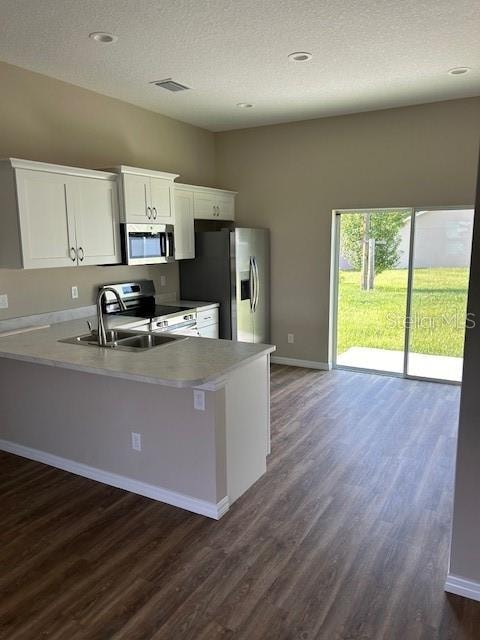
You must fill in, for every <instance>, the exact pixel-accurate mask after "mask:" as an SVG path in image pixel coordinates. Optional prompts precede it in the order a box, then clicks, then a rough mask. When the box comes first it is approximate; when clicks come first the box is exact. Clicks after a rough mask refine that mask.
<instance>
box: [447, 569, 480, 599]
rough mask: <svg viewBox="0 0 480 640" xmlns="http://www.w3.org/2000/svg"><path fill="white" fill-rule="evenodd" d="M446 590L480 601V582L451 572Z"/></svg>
mask: <svg viewBox="0 0 480 640" xmlns="http://www.w3.org/2000/svg"><path fill="white" fill-rule="evenodd" d="M445 591H447V592H448V593H454V594H455V595H457V596H463V597H464V598H470V600H478V601H479V602H480V582H474V581H473V580H466V579H465V578H459V577H458V576H454V575H452V574H451V573H449V574H448V576H447V581H446V582H445Z"/></svg>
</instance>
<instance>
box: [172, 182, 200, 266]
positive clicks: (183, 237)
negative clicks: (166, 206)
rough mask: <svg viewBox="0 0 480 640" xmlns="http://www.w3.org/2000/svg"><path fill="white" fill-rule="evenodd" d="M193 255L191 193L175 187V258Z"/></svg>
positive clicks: (191, 256)
mask: <svg viewBox="0 0 480 640" xmlns="http://www.w3.org/2000/svg"><path fill="white" fill-rule="evenodd" d="M194 257H195V231H194V226H193V193H192V192H191V191H189V190H187V189H177V188H176V189H175V258H176V260H185V259H188V258H194Z"/></svg>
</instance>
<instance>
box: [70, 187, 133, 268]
mask: <svg viewBox="0 0 480 640" xmlns="http://www.w3.org/2000/svg"><path fill="white" fill-rule="evenodd" d="M67 193H68V194H69V195H70V196H71V198H72V200H73V202H74V211H75V229H76V236H77V255H78V264H80V265H92V264H118V263H119V262H121V259H122V256H121V247H120V228H119V215H118V197H117V185H116V182H113V181H111V180H98V179H96V178H82V177H80V178H73V179H72V181H71V183H70V184H69V186H68V188H67Z"/></svg>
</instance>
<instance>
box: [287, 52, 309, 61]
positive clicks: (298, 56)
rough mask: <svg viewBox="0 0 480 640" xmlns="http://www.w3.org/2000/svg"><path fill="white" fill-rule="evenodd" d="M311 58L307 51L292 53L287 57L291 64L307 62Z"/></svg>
mask: <svg viewBox="0 0 480 640" xmlns="http://www.w3.org/2000/svg"><path fill="white" fill-rule="evenodd" d="M312 58H313V56H312V54H311V53H308V52H307V51H294V52H293V53H291V54H290V55H289V56H288V59H289V60H292V62H307V60H311V59H312Z"/></svg>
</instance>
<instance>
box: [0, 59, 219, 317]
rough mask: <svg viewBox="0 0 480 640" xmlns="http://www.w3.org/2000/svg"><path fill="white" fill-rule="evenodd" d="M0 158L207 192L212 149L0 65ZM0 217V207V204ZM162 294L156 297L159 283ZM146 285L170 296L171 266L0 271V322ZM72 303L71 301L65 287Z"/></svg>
mask: <svg viewBox="0 0 480 640" xmlns="http://www.w3.org/2000/svg"><path fill="white" fill-rule="evenodd" d="M0 87H1V99H0V157H3V158H6V157H17V158H26V159H28V160H40V161H44V162H53V163H57V164H67V165H68V164H69V165H73V166H78V167H88V168H101V167H107V166H113V165H116V164H130V165H133V166H137V167H146V168H150V169H160V170H163V171H171V172H172V173H179V174H181V177H180V179H181V180H182V181H184V182H193V183H196V184H204V185H207V186H213V185H214V184H215V162H214V153H215V141H214V136H213V134H212V133H210V132H209V131H205V130H203V129H199V128H198V127H193V126H191V125H188V124H185V123H182V122H178V121H176V120H172V119H171V118H167V117H165V116H162V115H159V114H157V113H152V112H151V111H146V110H145V109H141V108H139V107H135V106H133V105H130V104H127V103H125V102H121V101H120V100H115V99H113V98H108V97H107V96H103V95H100V94H98V93H94V92H92V91H87V90H86V89H81V88H79V87H75V86H73V85H70V84H67V83H65V82H60V81H58V80H54V79H52V78H48V77H47V76H43V75H40V74H37V73H32V72H31V71H26V70H25V69H20V68H19V67H14V66H11V65H8V64H5V63H1V62H0ZM0 215H1V202H0ZM161 275H165V276H166V277H167V286H166V287H165V288H163V289H160V276H161ZM149 277H150V278H153V279H154V280H155V281H156V284H157V288H158V290H159V292H160V293H168V292H172V291H178V268H177V265H176V264H174V265H159V266H155V267H78V268H69V269H41V270H38V271H36V272H32V271H11V270H7V269H0V294H1V293H7V294H8V297H9V303H10V306H9V308H8V309H6V310H0V320H3V319H6V318H14V317H17V316H21V315H30V314H35V313H42V312H46V311H57V310H61V309H69V308H74V307H81V306H85V305H88V304H92V302H93V300H94V295H95V289H96V287H97V285H98V284H101V283H105V282H116V281H121V280H128V279H130V278H149ZM73 285H77V286H78V287H79V293H80V297H79V298H78V300H72V298H71V287H72V286H73Z"/></svg>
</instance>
